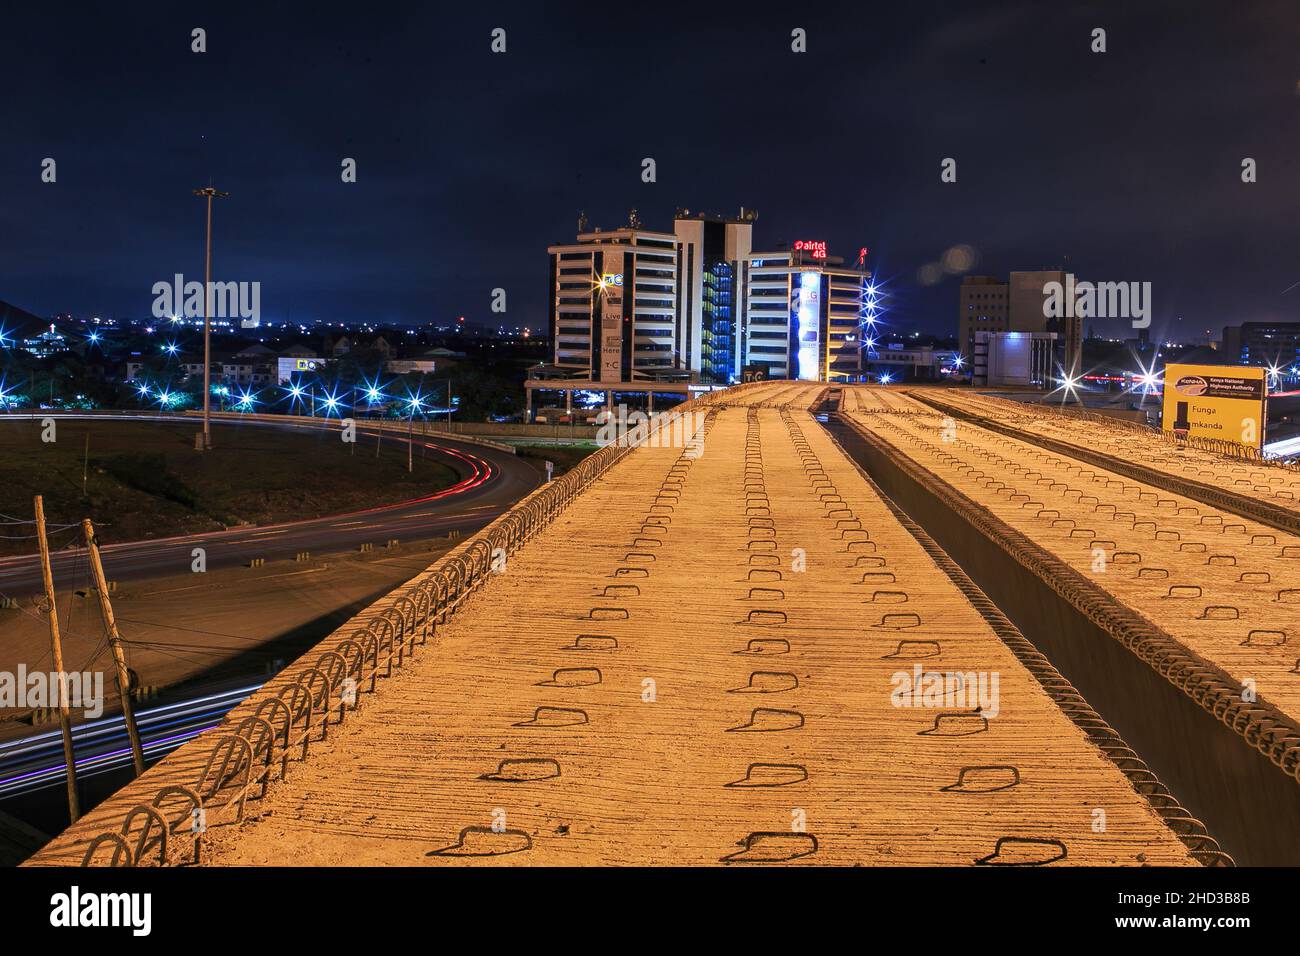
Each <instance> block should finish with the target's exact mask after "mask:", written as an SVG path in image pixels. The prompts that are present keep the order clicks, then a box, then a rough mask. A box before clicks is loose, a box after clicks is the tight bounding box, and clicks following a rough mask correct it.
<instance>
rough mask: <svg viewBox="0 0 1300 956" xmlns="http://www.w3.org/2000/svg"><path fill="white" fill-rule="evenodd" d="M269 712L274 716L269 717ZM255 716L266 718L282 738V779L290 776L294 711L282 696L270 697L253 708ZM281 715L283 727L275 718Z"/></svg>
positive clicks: (276, 733)
mask: <svg viewBox="0 0 1300 956" xmlns="http://www.w3.org/2000/svg"><path fill="white" fill-rule="evenodd" d="M268 713H272V714H273V715H274V716H272V717H268V716H267V714H268ZM253 716H255V717H259V718H261V719H263V720H265V721H266V722H267V724H268V725H269V726H270V727H271V728H272V730H273V731H274V733H275V735H276V736H278V737H279V738H280V779H281V780H283V779H285V778H286V777H288V776H289V748H290V746H291V745H292V735H293V712H292V711H291V710H290V709H289V705H288V704H286V703H285V702H284V700H283V699H282V698H280V697H268V698H267V699H266V700H264V701H262V702H261V703H259V704H258V705H257V707H256V708H254V709H253ZM281 716H283V718H284V722H283V726H282V728H281V727H277V726H276V724H275V720H276V719H277V718H279V717H281Z"/></svg>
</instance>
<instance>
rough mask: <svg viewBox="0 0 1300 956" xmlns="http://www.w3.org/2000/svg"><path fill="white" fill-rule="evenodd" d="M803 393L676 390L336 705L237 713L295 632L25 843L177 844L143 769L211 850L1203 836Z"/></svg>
mask: <svg viewBox="0 0 1300 956" xmlns="http://www.w3.org/2000/svg"><path fill="white" fill-rule="evenodd" d="M822 391H823V388H822V387H816V386H807V385H796V384H792V383H770V384H767V383H764V384H762V385H758V386H750V387H742V388H740V389H736V390H731V391H729V392H727V393H722V394H721V395H715V396H713V397H712V399H713V401H712V404H704V403H697V404H696V405H694V406H692V408H694V409H696V410H698V411H699V412H701V413H707V421H706V423H705V424H704V426H703V429H702V431H701V432H700V433H699V434H698V435H697V436H696V438H697V440H695V441H692V442H689V443H687V447H678V446H674V447H653V446H654V445H655V443H654V442H649V443H646V444H644V445H642V446H641V447H636V448H635V449H632V450H630V451H629V452H628V453H626V454H625V455H623V456H622V457H621V458H620V459H619V460H617V461H615V462H614V463H613V464H611V465H609V467H608V468H607V470H605V471H603V473H601V474H599V475H598V476H596V477H594V478H593V480H591V481H590V482H589V483H588V484H587V485H586V486H585V488H583V490H581V492H580V493H578V494H577V495H576V496H575V497H573V499H572V500H571V501H570V502H569V503H568V504H567V506H566V507H563V508H562V509H559V510H557V511H556V513H555V514H554V516H553V517H552V519H551V520H550V521H549V523H547V524H546V525H545V526H544V527H541V528H540V529H539V530H537V531H536V533H533V534H531V535H530V536H528V537H527V538H526V540H523V541H522V543H521V546H520V547H518V548H517V549H515V550H513V551H512V552H510V553H509V554H506V553H505V551H502V553H501V554H499V555H495V556H494V561H493V570H492V572H491V573H490V574H489V575H487V577H486V581H485V583H484V584H483V585H482V586H481V587H479V588H478V589H476V590H473V591H472V592H470V593H468V594H467V596H466V597H465V598H464V600H463V601H461V602H460V603H459V605H458V606H456V607H455V608H454V613H449V614H447V615H444V617H445V620H442V621H439V622H438V623H437V625H436V627H435V628H433V630H432V634H431V636H429V638H428V639H427V641H426V642H424V643H419V642H418V641H415V642H412V648H411V650H410V651H409V656H407V657H406V659H405V660H403V661H400V662H399V663H400V664H401V666H400V667H393V668H391V676H389V674H387V673H385V671H384V669H383V668H382V667H381V666H380V665H379V664H378V662H379V661H380V660H381V658H380V657H379V652H378V651H376V654H375V657H374V658H373V659H374V660H375V661H376V662H377V663H376V667H375V668H373V669H372V670H366V669H365V667H366V664H365V661H367V660H370V659H371V658H368V657H366V656H365V655H364V654H363V655H362V663H361V664H360V665H357V666H358V669H357V670H356V671H355V672H354V671H352V670H346V671H340V672H339V673H338V674H337V675H332V674H328V673H327V674H325V675H324V676H325V679H327V680H329V681H330V682H331V685H330V699H331V700H333V699H334V698H335V697H337V693H338V688H339V686H343V687H344V689H345V692H346V691H347V690H351V691H354V692H355V691H356V690H357V687H356V684H357V683H360V684H361V685H362V687H361V688H360V689H361V690H362V691H366V690H368V689H369V687H370V686H371V685H372V683H373V686H374V687H375V690H374V692H373V693H360V695H359V697H357V698H356V700H355V701H352V700H351V699H350V698H347V697H346V696H345V700H344V704H343V705H342V706H341V707H337V708H335V710H336V711H338V712H340V713H342V712H346V720H343V722H342V723H331V724H330V725H329V726H328V727H327V728H324V727H321V728H319V729H318V730H314V731H311V732H310V733H309V735H308V736H309V737H310V738H311V739H310V740H307V739H305V738H303V742H302V745H301V747H299V745H298V743H299V738H298V737H297V736H294V734H295V733H296V731H295V730H293V728H290V729H289V730H288V731H286V733H285V734H284V735H283V738H281V737H280V736H279V734H278V727H274V728H273V731H274V732H271V733H268V734H259V733H258V732H257V725H256V721H255V720H253V721H251V722H250V717H249V715H250V714H254V713H256V712H257V710H256V709H257V708H258V706H259V699H258V697H263V698H265V696H266V695H270V694H277V693H279V694H280V696H281V698H284V699H288V697H289V696H291V695H286V694H285V693H284V691H285V687H286V685H285V684H284V683H283V681H284V680H288V679H289V678H290V677H292V674H293V672H294V671H295V668H297V669H299V670H300V671H304V672H305V671H307V670H310V669H312V668H313V667H315V668H316V669H317V670H318V671H324V670H326V665H325V664H323V663H320V662H317V663H316V664H313V663H312V662H313V661H314V660H315V656H314V655H308V657H307V658H305V659H304V661H302V662H299V663H298V664H295V665H291V667H290V668H288V669H287V671H286V675H285V676H284V677H283V678H282V679H281V680H280V681H279V682H273V683H272V684H271V685H268V688H267V689H266V690H265V691H263V692H262V694H261V695H258V697H255V698H253V699H252V700H250V701H249V702H247V703H246V704H245V705H243V706H242V707H241V708H240V709H239V710H238V711H236V712H235V713H233V714H232V715H231V718H230V719H229V720H228V721H227V725H226V727H225V732H226V733H227V735H231V732H232V731H236V734H237V735H239V736H240V737H241V740H242V741H243V743H238V745H237V746H236V745H231V746H230V748H229V750H226V751H223V750H221V749H220V745H219V746H218V749H217V750H215V751H213V749H212V739H215V738H212V739H204V738H200V740H198V741H195V742H194V743H192V744H189V745H187V746H186V747H185V748H182V750H180V751H178V752H177V753H176V754H175V755H173V756H172V757H170V758H168V759H167V760H165V761H163V762H162V763H161V764H159V765H158V767H156V768H154V769H153V770H151V771H149V773H147V774H145V776H143V777H142V778H140V779H139V780H137V781H136V782H135V783H134V784H132V785H131V786H130V787H128V788H127V789H126V791H124V792H123V793H121V794H119V795H118V796H117V797H115V798H113V799H112V800H110V801H108V802H106V803H105V804H104V805H102V806H101V807H100V808H98V809H97V810H96V811H95V812H94V813H92V814H90V815H89V816H87V817H86V818H85V819H83V821H82V822H81V823H79V824H78V825H76V826H74V827H73V828H71V829H70V830H69V831H67V832H66V833H65V834H64V835H63V836H61V837H60V838H58V839H57V840H56V841H55V842H54V843H53V844H52V845H51V846H50V847H49V848H47V849H46V850H45V851H44V852H43V853H42V854H40V855H38V857H36V858H35V859H34V860H33V861H32V862H33V863H35V864H59V863H65V864H66V863H79V862H81V861H82V859H83V857H85V856H86V855H87V850H88V849H89V851H90V853H89V858H90V861H91V862H93V863H97V864H107V863H109V862H112V861H114V860H116V862H119V863H121V862H125V861H126V859H127V858H128V857H129V858H130V859H132V860H134V861H135V862H138V863H141V864H149V863H155V862H158V861H160V860H162V859H166V860H167V861H168V862H172V863H176V862H182V861H184V860H188V859H190V856H189V851H190V848H191V847H192V845H193V844H194V842H195V839H194V836H195V833H194V828H193V827H192V826H191V825H190V823H189V820H190V816H191V813H192V811H193V810H194V807H193V806H189V805H177V804H175V803H174V802H170V801H171V798H170V797H169V798H167V799H156V798H155V795H156V794H158V793H159V792H160V789H161V788H162V787H164V786H166V785H173V786H190V787H192V788H193V792H195V794H196V796H198V797H200V798H202V800H203V801H204V805H205V809H206V811H207V816H206V824H205V832H201V833H200V834H199V837H200V838H199V841H198V842H199V843H200V844H201V847H202V855H201V860H202V862H204V863H207V864H213V865H258V864H294V865H323V866H357V865H433V866H447V865H520V866H529V865H587V864H614V865H624V864H688V865H689V864H697V865H698V864H702V865H720V864H727V865H752V864H763V863H794V864H807V865H816V864H830V865H852V864H862V865H959V866H965V865H1006V864H1026V865H1044V864H1051V865H1072V864H1074V865H1130V866H1132V865H1142V864H1160V865H1198V864H1215V863H1222V862H1227V859H1226V857H1225V856H1224V855H1223V854H1222V853H1220V852H1219V851H1218V848H1217V845H1216V844H1215V842H1214V840H1213V839H1211V838H1210V837H1209V836H1208V835H1206V833H1205V831H1204V829H1203V828H1202V827H1201V826H1200V825H1199V824H1198V823H1197V822H1196V821H1195V820H1192V819H1190V818H1189V816H1188V815H1187V813H1186V812H1185V811H1183V810H1182V808H1181V807H1180V806H1179V805H1178V803H1177V802H1175V801H1174V800H1173V798H1171V797H1170V796H1169V795H1168V793H1167V792H1165V791H1164V789H1163V787H1161V786H1160V784H1159V782H1158V781H1157V780H1155V778H1154V776H1153V775H1152V774H1151V773H1150V772H1149V771H1148V770H1147V768H1146V767H1145V765H1144V764H1143V763H1142V761H1141V760H1140V759H1138V757H1137V756H1136V755H1135V754H1133V753H1132V752H1131V751H1130V750H1128V748H1127V747H1126V746H1125V744H1124V742H1123V741H1122V740H1121V739H1120V738H1119V737H1118V735H1117V734H1116V733H1115V732H1114V731H1113V730H1111V729H1110V728H1109V727H1108V726H1107V725H1106V724H1105V722H1104V721H1102V720H1101V719H1100V718H1099V717H1098V716H1097V715H1096V714H1095V713H1093V712H1092V711H1091V710H1090V708H1089V707H1088V705H1087V704H1086V702H1084V701H1083V700H1082V698H1080V697H1079V695H1078V694H1077V693H1076V692H1075V691H1074V689H1073V688H1072V687H1070V686H1069V684H1068V683H1066V682H1065V681H1064V680H1063V679H1062V678H1061V677H1060V675H1059V674H1057V673H1056V672H1055V671H1054V670H1053V669H1052V667H1051V666H1050V665H1049V664H1048V663H1047V661H1046V660H1045V659H1044V658H1043V657H1042V656H1041V655H1040V654H1038V652H1037V651H1036V650H1035V649H1034V647H1033V646H1032V645H1031V644H1029V642H1027V641H1026V640H1025V639H1024V637H1023V636H1022V635H1021V634H1020V633H1019V632H1018V631H1017V630H1016V629H1015V628H1014V627H1013V626H1012V625H1011V624H1010V623H1009V622H1008V621H1007V620H1006V619H1005V618H1004V617H1002V616H1001V615H1000V614H999V613H998V612H997V610H996V609H995V608H993V607H992V605H991V604H990V603H989V602H988V601H987V600H986V599H985V598H984V597H983V595H982V594H980V592H979V591H978V589H976V588H975V587H974V585H972V584H971V582H970V580H969V578H967V577H966V576H965V575H964V574H962V572H961V571H960V569H959V568H957V567H956V566H955V565H954V564H953V563H952V562H951V561H949V560H948V559H947V557H946V556H945V555H943V553H942V552H940V551H938V549H937V548H936V547H935V546H934V545H933V543H932V542H930V540H929V538H928V537H926V536H925V535H924V533H923V532H921V531H920V529H919V528H917V527H916V526H915V525H913V524H912V523H911V522H910V521H909V520H908V519H907V518H906V516H903V515H901V514H900V513H898V512H896V511H895V510H894V509H893V508H892V507H891V506H890V504H889V503H888V502H887V501H885V500H884V499H882V497H881V495H880V494H879V492H878V491H877V489H876V488H875V486H874V485H873V484H872V482H871V481H870V480H869V479H868V478H867V477H866V476H865V474H864V473H863V472H862V471H861V470H860V469H859V468H858V466H857V465H856V464H855V463H854V462H853V461H851V460H850V459H849V458H848V457H847V456H846V455H845V454H844V453H843V452H842V451H841V449H840V448H839V447H838V446H837V445H836V444H835V443H834V441H832V439H831V438H830V437H829V435H828V434H827V433H826V432H825V431H824V430H823V429H822V427H821V426H820V425H819V424H818V422H817V421H816V420H815V419H814V417H813V415H812V414H810V413H809V411H808V408H809V407H810V405H812V404H813V403H814V401H815V400H817V398H818V397H819V395H820V394H821V392H822ZM607 451H609V450H607ZM604 454H605V452H602V453H601V455H604ZM597 464H600V463H599V462H598V463H597ZM592 467H593V469H594V468H595V467H596V465H593V466H592ZM546 493H547V491H546V489H543V490H542V491H541V492H538V493H537V494H538V495H545V494H546ZM535 497H536V496H535ZM527 506H528V502H525V503H524V505H522V506H521V507H524V508H526V507H527ZM491 530H492V529H491V528H489V529H488V531H491ZM485 533H486V532H485ZM474 547H475V542H474V540H471V541H468V542H466V544H465V546H464V548H463V549H460V550H461V551H462V552H472V551H473V549H474ZM446 560H451V559H446ZM443 564H445V561H444V562H440V563H439V565H435V567H434V568H433V569H431V570H430V574H434V573H435V572H436V571H437V570H438V568H439V567H440V566H442V565H443ZM415 584H417V585H418V580H417V582H415ZM400 600H401V598H400V595H395V596H393V597H392V598H391V600H390V601H389V602H388V603H389V606H392V604H393V603H394V602H400ZM376 613H378V611H377V612H376ZM358 623H360V622H358ZM344 630H345V632H348V631H349V629H347V628H345V629H344ZM341 633H342V632H341ZM404 636H405V635H404ZM327 644H328V642H327ZM339 654H340V656H341V657H343V658H346V659H347V660H348V661H351V660H352V658H350V657H348V656H347V655H348V652H347V651H345V650H340V652H339ZM322 660H323V659H322ZM349 666H350V665H349ZM375 672H377V673H375ZM351 673H355V674H357V675H358V676H359V677H360V678H361V679H360V681H354V682H353V683H352V684H348V683H347V682H348V680H349V679H350V678H348V677H347V676H346V675H347V674H351ZM372 674H373V677H374V679H373V681H372V679H371V676H370V675H372ZM261 703H262V704H265V700H263V701H261ZM272 710H274V708H270V709H268V710H264V711H262V712H263V713H264V714H269V713H270V712H271V711H272ZM267 723H268V726H271V718H268V719H267ZM317 723H318V724H319V720H318V722H317ZM294 726H295V727H296V726H297V725H296V724H295V725H294ZM219 730H220V729H219ZM321 730H328V735H327V736H325V738H324V739H320V737H321V732H320V731H321ZM241 731H242V732H241ZM280 739H283V740H284V741H285V742H286V743H289V742H290V741H292V744H291V746H287V747H284V746H280V745H279V744H278V743H277V741H278V740H280ZM308 744H310V746H308ZM222 753H227V754H231V755H234V756H231V757H230V759H226V760H224V761H223V760H222V759H220V755H221V754H222ZM241 755H242V756H241ZM304 755H305V756H304ZM253 768H258V774H260V776H259V775H255V774H254V773H253ZM262 768H265V772H264V773H263V772H262ZM286 770H287V777H286V776H285V771H286ZM262 777H264V778H265V779H266V780H267V781H268V782H269V786H267V787H265V788H263V787H262V786H260V785H259V784H258V782H257V781H258V780H259V779H261V778H262ZM231 781H233V784H232V783H231ZM241 781H242V785H241ZM209 785H210V786H209ZM232 788H233V789H232ZM176 796H177V791H175V790H173V792H172V797H176ZM236 800H237V801H238V803H239V808H238V811H237V812H230V810H231V807H232V806H233V805H234V802H235V801H236ZM141 805H149V806H152V807H155V808H159V811H160V812H157V813H156V814H153V815H151V814H149V813H137V814H136V815H135V817H134V818H132V817H131V812H130V811H131V809H132V808H133V807H138V806H141ZM178 806H179V809H178ZM164 817H165V818H166V820H167V823H168V824H169V832H170V833H171V835H172V839H171V840H170V844H169V845H167V846H162V845H160V840H159V836H160V827H161V824H159V825H158V826H155V827H153V828H152V829H151V824H150V819H161V818H164ZM113 833H120V837H114V836H112V835H111V834H113ZM96 837H99V840H98V842H97V843H95V844H94V845H92V844H91V840H92V839H93V838H96Z"/></svg>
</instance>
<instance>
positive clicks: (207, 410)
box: [194, 186, 230, 451]
mask: <svg viewBox="0 0 1300 956" xmlns="http://www.w3.org/2000/svg"><path fill="white" fill-rule="evenodd" d="M194 195H196V196H201V197H204V198H206V199H207V201H208V242H207V254H206V256H205V265H204V269H203V450H204V451H209V450H210V449H211V448H212V420H211V412H212V408H211V405H212V339H211V336H212V322H211V317H210V316H209V315H208V312H209V309H210V306H211V302H212V200H213V199H214V198H217V199H225V198H226V197H227V196H229V195H230V193H223V192H221V191H220V190H219V189H215V188H213V187H212V186H204V187H203V188H202V189H196V190H194Z"/></svg>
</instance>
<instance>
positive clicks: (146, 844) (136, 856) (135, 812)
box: [120, 803, 169, 866]
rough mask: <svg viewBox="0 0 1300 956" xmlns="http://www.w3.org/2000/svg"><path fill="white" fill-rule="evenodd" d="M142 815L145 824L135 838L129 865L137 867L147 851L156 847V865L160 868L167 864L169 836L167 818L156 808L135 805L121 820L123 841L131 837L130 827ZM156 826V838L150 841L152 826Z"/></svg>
mask: <svg viewBox="0 0 1300 956" xmlns="http://www.w3.org/2000/svg"><path fill="white" fill-rule="evenodd" d="M140 815H143V816H144V818H145V824H144V826H143V827H142V828H141V829H140V835H139V836H138V837H137V838H136V841H135V849H134V850H133V851H132V853H131V865H132V866H139V865H140V863H141V862H142V861H143V860H144V855H145V854H146V853H147V852H148V851H149V848H150V846H152V845H154V844H157V846H158V864H159V865H160V866H162V865H164V864H166V862H167V837H168V835H169V831H168V826H167V818H166V817H164V816H163V815H162V814H161V813H160V812H159V811H158V808H157V807H155V806H153V805H151V804H146V803H137V804H136V805H135V806H134V807H132V808H131V809H130V810H129V811H128V812H127V814H126V818H125V819H123V820H122V828H121V830H120V832H121V834H122V838H123V840H126V839H127V838H128V837H130V836H131V825H132V824H133V823H134V822H135V818H136V817H137V816H140ZM155 823H156V824H158V836H157V837H156V838H155V839H154V840H152V841H150V839H149V834H150V833H151V832H153V829H154V824H155Z"/></svg>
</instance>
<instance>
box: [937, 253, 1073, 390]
mask: <svg viewBox="0 0 1300 956" xmlns="http://www.w3.org/2000/svg"><path fill="white" fill-rule="evenodd" d="M1066 281H1067V280H1066V273H1064V272H1060V271H1043V272H1012V273H1011V275H1010V277H1009V279H1008V280H1007V281H1005V282H1003V281H1002V280H1001V279H998V278H996V277H994V276H966V277H965V278H963V279H962V283H961V291H960V306H959V310H960V311H959V313H958V317H957V344H958V347H959V348H960V349H961V350H962V354H963V355H964V356H967V357H969V358H975V357H976V352H975V349H976V337H977V334H978V333H980V332H990V333H1000V332H1025V333H1034V332H1054V333H1056V342H1057V345H1056V348H1057V351H1058V353H1060V354H1058V355H1057V356H1056V359H1055V362H1056V364H1058V365H1060V366H1061V367H1062V368H1064V369H1066V370H1069V371H1070V373H1071V374H1072V375H1077V374H1078V370H1079V368H1080V362H1081V360H1082V352H1083V320H1082V319H1081V318H1080V317H1078V316H1076V315H1069V316H1066V317H1064V318H1059V319H1057V318H1048V316H1047V315H1046V313H1045V311H1044V309H1043V303H1044V301H1045V299H1046V297H1047V292H1046V290H1047V286H1048V284H1049V283H1052V282H1057V283H1060V284H1062V285H1065V283H1066Z"/></svg>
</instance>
